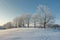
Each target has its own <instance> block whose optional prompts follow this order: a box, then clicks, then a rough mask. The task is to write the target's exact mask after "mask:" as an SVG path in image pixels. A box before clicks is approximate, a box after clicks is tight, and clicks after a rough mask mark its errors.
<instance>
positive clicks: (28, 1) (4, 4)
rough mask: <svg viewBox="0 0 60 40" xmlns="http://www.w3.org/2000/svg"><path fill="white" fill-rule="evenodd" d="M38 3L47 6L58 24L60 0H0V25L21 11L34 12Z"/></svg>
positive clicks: (21, 12)
mask: <svg viewBox="0 0 60 40" xmlns="http://www.w3.org/2000/svg"><path fill="white" fill-rule="evenodd" d="M38 5H46V6H48V7H49V8H50V9H51V10H52V13H53V14H54V16H55V17H56V18H55V19H56V22H55V23H58V24H60V0H0V25H3V24H5V23H7V22H9V21H12V20H13V18H15V17H16V16H19V15H21V14H23V13H30V14H33V13H35V12H36V10H37V6H38Z"/></svg>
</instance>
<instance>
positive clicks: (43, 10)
mask: <svg viewBox="0 0 60 40" xmlns="http://www.w3.org/2000/svg"><path fill="white" fill-rule="evenodd" d="M38 9H39V10H40V14H41V20H42V24H43V25H44V28H45V27H46V25H48V24H51V23H53V22H54V16H53V15H52V13H51V11H50V9H49V8H48V7H47V6H45V5H39V6H38Z"/></svg>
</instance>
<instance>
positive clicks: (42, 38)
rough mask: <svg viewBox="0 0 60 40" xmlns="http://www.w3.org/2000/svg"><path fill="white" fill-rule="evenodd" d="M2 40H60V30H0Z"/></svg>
mask: <svg viewBox="0 0 60 40" xmlns="http://www.w3.org/2000/svg"><path fill="white" fill-rule="evenodd" d="M0 40H60V30H55V29H44V28H13V29H7V30H0Z"/></svg>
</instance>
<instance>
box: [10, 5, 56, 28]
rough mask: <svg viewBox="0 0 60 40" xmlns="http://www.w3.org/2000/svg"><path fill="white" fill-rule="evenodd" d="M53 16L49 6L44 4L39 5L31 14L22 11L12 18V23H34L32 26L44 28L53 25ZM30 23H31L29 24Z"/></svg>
mask: <svg viewBox="0 0 60 40" xmlns="http://www.w3.org/2000/svg"><path fill="white" fill-rule="evenodd" d="M54 22H55V17H54V16H53V14H52V12H51V10H50V8H48V7H47V6H45V5H39V6H38V7H37V11H36V12H35V13H33V14H29V13H24V14H22V15H20V16H18V17H16V18H14V19H13V22H11V23H12V25H14V26H15V27H17V28H18V27H24V28H25V27H27V28H29V27H30V26H32V25H34V28H41V27H42V28H46V27H50V26H51V25H53V24H54ZM31 24H32V25H31Z"/></svg>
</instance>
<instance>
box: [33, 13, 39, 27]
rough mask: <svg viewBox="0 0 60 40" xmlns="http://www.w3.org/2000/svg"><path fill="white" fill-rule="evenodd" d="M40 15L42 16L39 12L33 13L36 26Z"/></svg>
mask: <svg viewBox="0 0 60 40" xmlns="http://www.w3.org/2000/svg"><path fill="white" fill-rule="evenodd" d="M39 17H40V15H39V14H38V13H35V14H33V15H32V22H33V24H34V28H36V27H37V22H38V20H39Z"/></svg>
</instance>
